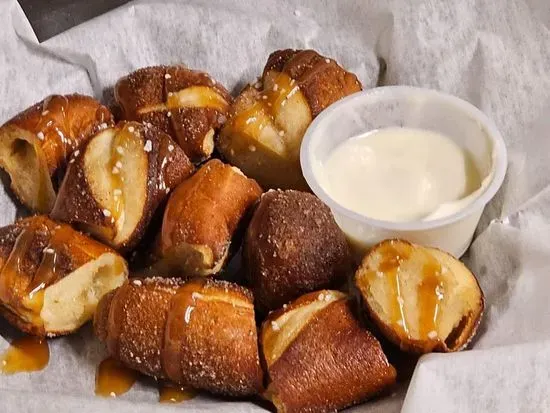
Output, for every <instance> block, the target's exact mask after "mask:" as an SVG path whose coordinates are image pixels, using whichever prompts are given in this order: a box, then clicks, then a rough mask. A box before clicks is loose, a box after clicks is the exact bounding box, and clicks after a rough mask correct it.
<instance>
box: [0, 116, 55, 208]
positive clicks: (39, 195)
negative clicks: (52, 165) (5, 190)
mask: <svg viewBox="0 0 550 413" xmlns="http://www.w3.org/2000/svg"><path fill="white" fill-rule="evenodd" d="M2 134H3V136H2V138H1V139H0V166H2V168H4V169H5V170H6V172H7V173H8V174H9V176H10V179H11V185H12V188H13V190H14V191H15V193H16V194H17V196H18V197H19V198H20V199H21V201H22V202H23V203H25V204H26V205H27V206H29V208H31V209H32V210H34V211H37V212H42V213H48V212H50V211H51V209H52V208H53V204H54V202H55V191H54V188H53V184H52V180H51V178H50V173H49V168H48V165H47V162H46V158H45V155H44V153H43V152H42V149H41V147H40V145H39V142H40V141H39V139H38V137H37V136H35V135H33V134H32V133H30V132H28V131H26V130H23V129H20V128H17V127H14V126H8V127H4V128H3V130H2Z"/></svg>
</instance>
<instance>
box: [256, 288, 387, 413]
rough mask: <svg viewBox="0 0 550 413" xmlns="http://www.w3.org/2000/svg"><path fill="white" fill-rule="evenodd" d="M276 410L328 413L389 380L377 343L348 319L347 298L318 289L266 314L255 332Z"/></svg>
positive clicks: (369, 394) (376, 390)
mask: <svg viewBox="0 0 550 413" xmlns="http://www.w3.org/2000/svg"><path fill="white" fill-rule="evenodd" d="M260 343H261V350H262V354H263V359H264V362H265V366H266V368H267V374H268V382H269V385H268V387H267V390H266V391H265V393H264V397H266V398H267V399H269V400H271V402H273V404H274V405H275V407H276V408H277V411H278V412H286V413H292V412H333V411H336V410H341V409H344V408H346V407H348V406H351V405H353V404H357V403H359V402H361V401H363V400H365V399H367V398H369V397H372V396H373V395H375V394H377V393H379V392H381V391H382V390H384V389H386V388H387V387H389V386H390V385H392V384H393V383H394V382H395V377H396V373H395V369H394V368H393V367H392V366H391V365H390V364H389V363H388V360H387V359H386V356H385V355H384V352H383V351H382V347H381V346H380V343H378V341H377V340H376V338H375V337H374V336H373V335H372V334H371V333H370V332H369V331H368V330H367V329H365V328H363V327H362V326H361V325H360V324H359V322H358V321H357V320H356V319H355V318H354V316H353V314H352V312H351V310H350V303H349V300H348V298H347V296H346V295H345V294H343V293H341V292H339V291H333V290H321V291H317V292H313V293H309V294H306V295H304V296H302V297H300V298H299V299H297V300H296V301H294V302H292V303H291V304H289V305H288V306H285V307H284V308H282V309H280V310H277V311H274V312H272V313H271V314H270V315H269V316H268V318H267V319H266V320H265V321H264V323H263V325H262V329H261V334H260Z"/></svg>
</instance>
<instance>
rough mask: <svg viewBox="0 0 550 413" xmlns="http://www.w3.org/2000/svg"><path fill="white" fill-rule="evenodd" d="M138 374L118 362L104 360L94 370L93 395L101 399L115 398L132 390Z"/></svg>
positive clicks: (110, 359) (111, 359) (108, 359)
mask: <svg viewBox="0 0 550 413" xmlns="http://www.w3.org/2000/svg"><path fill="white" fill-rule="evenodd" d="M137 378H138V373H137V372H136V371H135V370H132V369H130V368H128V367H125V366H124V365H122V363H120V362H119V361H118V360H115V359H113V358H110V357H108V358H106V359H105V360H103V361H102V362H101V363H100V364H99V366H98V367H97V370H96V376H95V394H96V395H97V396H102V397H117V396H120V395H122V394H124V393H126V392H127V391H128V390H130V389H131V388H132V386H133V385H134V383H135V382H136V380H137Z"/></svg>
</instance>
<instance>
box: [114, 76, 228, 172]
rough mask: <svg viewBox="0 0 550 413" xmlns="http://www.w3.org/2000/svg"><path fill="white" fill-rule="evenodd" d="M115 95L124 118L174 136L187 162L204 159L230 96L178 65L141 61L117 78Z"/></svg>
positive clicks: (211, 80)
mask: <svg viewBox="0 0 550 413" xmlns="http://www.w3.org/2000/svg"><path fill="white" fill-rule="evenodd" d="M115 98H116V100H117V102H118V104H119V105H120V106H121V108H122V112H123V116H124V118H125V119H128V120H137V121H140V122H145V123H151V124H152V125H154V126H156V127H158V128H160V129H161V130H163V131H164V132H166V133H168V134H169V135H170V136H172V137H173V138H174V140H175V141H176V142H178V144H179V145H180V146H181V147H182V149H183V150H184V152H185V154H186V155H187V156H188V157H189V159H191V161H192V162H194V163H198V162H201V161H204V160H205V159H208V158H209V157H210V156H211V155H212V152H213V151H214V135H215V134H216V133H217V131H218V130H219V128H220V127H221V126H222V125H223V123H224V122H225V119H226V114H227V110H228V108H229V105H230V103H231V101H232V99H231V96H230V95H229V93H228V92H227V90H226V89H225V88H224V87H223V86H222V85H220V84H219V83H218V82H216V81H215V80H214V79H213V78H212V77H210V76H209V75H208V74H206V73H203V72H198V71H195V70H190V69H187V68H186V67H184V66H154V67H146V68H143V69H139V70H136V71H135V72H133V73H130V74H129V75H128V76H126V77H123V78H122V79H120V80H119V81H118V83H117V84H116V87H115Z"/></svg>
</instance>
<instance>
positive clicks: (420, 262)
mask: <svg viewBox="0 0 550 413" xmlns="http://www.w3.org/2000/svg"><path fill="white" fill-rule="evenodd" d="M390 242H391V243H392V244H391V248H390V249H386V247H387V244H380V246H379V247H377V248H375V249H374V250H372V251H371V252H370V253H369V255H368V257H367V258H366V262H364V263H363V265H362V267H361V268H360V269H359V270H358V273H357V275H356V282H357V285H358V287H359V289H360V290H361V293H362V295H363V297H364V298H365V299H366V300H367V303H368V306H369V307H370V308H371V309H372V311H373V312H374V313H375V314H376V316H377V317H378V318H379V319H380V320H381V322H382V323H383V324H385V325H387V326H389V327H390V328H391V329H393V330H394V331H395V332H397V334H398V335H399V336H401V337H406V338H408V339H412V340H419V341H430V340H431V341H437V340H439V341H444V342H445V344H446V345H447V347H448V348H449V349H451V350H452V349H455V348H456V347H457V346H459V345H460V344H461V341H463V340H464V339H465V337H462V334H463V333H464V334H467V335H468V334H470V333H471V330H472V329H473V327H474V326H473V325H472V323H476V322H477V320H478V319H479V314H480V312H481V311H482V307H483V304H482V293H481V290H480V288H479V285H478V284H477V281H476V279H475V277H474V276H473V274H472V273H471V272H470V271H469V270H468V269H467V268H466V267H465V266H464V265H463V264H462V263H461V262H460V261H459V260H457V259H455V258H454V257H452V256H450V255H448V254H446V253H444V252H442V251H439V250H437V249H433V248H423V247H418V246H413V245H411V244H408V243H404V242H400V241H390ZM388 254H389V255H388ZM391 255H393V257H396V256H398V257H399V258H398V259H397V260H395V259H394V261H393V263H394V264H395V265H389V266H388V265H387V263H388V262H389V261H391V260H392V258H391Z"/></svg>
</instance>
